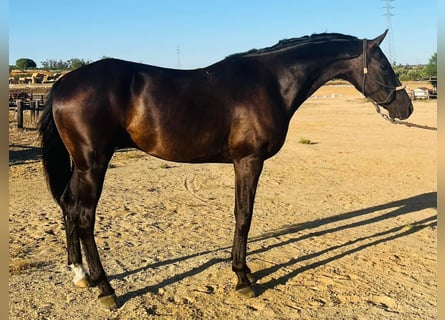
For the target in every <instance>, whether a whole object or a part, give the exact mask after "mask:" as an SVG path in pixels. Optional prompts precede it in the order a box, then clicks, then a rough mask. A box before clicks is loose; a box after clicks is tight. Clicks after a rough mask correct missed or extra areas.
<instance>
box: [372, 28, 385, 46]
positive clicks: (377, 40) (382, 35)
mask: <svg viewBox="0 0 445 320" xmlns="http://www.w3.org/2000/svg"><path fill="white" fill-rule="evenodd" d="M387 33H388V29H386V30H385V32H383V33H382V34H381V35H379V36H378V37H377V38H375V39H374V40H371V43H372V44H373V45H374V46H379V45H380V44H381V43H382V41H383V39H385V37H386V34H387Z"/></svg>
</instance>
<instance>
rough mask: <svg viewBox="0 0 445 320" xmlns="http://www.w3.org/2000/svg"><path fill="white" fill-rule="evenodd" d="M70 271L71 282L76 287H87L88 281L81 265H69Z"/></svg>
mask: <svg viewBox="0 0 445 320" xmlns="http://www.w3.org/2000/svg"><path fill="white" fill-rule="evenodd" d="M70 268H71V271H73V272H74V278H73V282H74V285H75V286H76V287H79V288H86V287H88V279H87V273H86V271H85V268H84V267H83V265H81V264H70Z"/></svg>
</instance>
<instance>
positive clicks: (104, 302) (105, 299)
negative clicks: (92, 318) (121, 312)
mask: <svg viewBox="0 0 445 320" xmlns="http://www.w3.org/2000/svg"><path fill="white" fill-rule="evenodd" d="M98 300H99V304H100V306H101V307H102V308H105V309H116V308H117V298H116V295H114V294H111V295H109V296H102V297H99V298H98Z"/></svg>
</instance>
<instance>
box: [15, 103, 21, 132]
mask: <svg viewBox="0 0 445 320" xmlns="http://www.w3.org/2000/svg"><path fill="white" fill-rule="evenodd" d="M15 103H16V105H17V128H19V129H23V103H22V100H16V101H15Z"/></svg>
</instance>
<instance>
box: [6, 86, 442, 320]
mask: <svg viewBox="0 0 445 320" xmlns="http://www.w3.org/2000/svg"><path fill="white" fill-rule="evenodd" d="M334 93H335V94H336V95H337V96H336V98H332V94H334ZM414 107H415V113H414V114H413V115H412V117H411V118H410V119H409V121H411V122H414V123H416V124H420V125H426V126H429V127H436V126H437V122H436V108H437V104H436V101H425V102H420V101H416V102H415V103H414ZM14 125H15V124H14V123H11V124H10V137H9V144H10V162H9V195H10V202H9V231H10V236H9V254H10V259H9V319H152V318H159V319H403V320H407V319H436V318H437V280H436V273H437V256H436V254H437V251H436V244H437V235H436V224H437V211H436V207H437V205H436V203H437V202H436V196H437V193H436V191H437V187H436V182H437V179H436V172H437V170H436V168H437V161H436V159H437V158H436V151H437V141H436V136H437V131H435V130H428V129H421V128H416V127H406V126H403V125H393V124H391V123H389V122H387V121H384V120H383V119H382V118H381V117H379V116H378V115H377V114H376V113H375V111H374V108H373V106H372V104H371V103H369V102H366V101H365V100H364V99H363V98H361V97H360V96H359V94H358V93H357V91H355V90H354V89H353V88H340V87H331V88H329V87H326V86H325V87H322V88H321V89H320V90H319V92H317V93H316V94H315V96H314V97H312V98H310V99H309V100H308V101H307V102H306V103H305V104H304V105H303V106H302V107H301V108H300V109H299V110H298V111H297V112H296V114H295V116H294V118H293V120H292V123H291V126H290V130H289V134H288V137H287V140H286V143H285V145H284V147H283V149H282V150H281V151H280V153H279V154H278V155H276V156H275V157H274V158H272V159H270V160H268V161H267V162H266V164H265V168H264V171H263V174H262V177H261V179H260V184H259V188H258V193H257V199H256V204H255V213H254V219H253V224H252V229H251V232H250V242H249V256H248V263H249V265H250V267H251V269H252V270H253V272H254V275H255V277H256V278H257V279H258V282H257V283H258V286H257V288H258V291H259V295H258V297H256V298H251V299H240V298H239V297H238V296H237V295H236V294H235V293H234V292H233V288H234V283H235V276H234V274H233V273H232V271H231V267H230V261H229V255H230V247H231V240H232V236H233V227H234V218H233V193H234V187H233V169H232V166H231V165H217V164H205V165H189V164H177V163H171V162H165V161H161V160H158V159H155V158H153V157H150V156H147V155H145V154H143V153H141V152H139V151H135V150H129V151H121V152H117V153H116V154H115V156H114V158H113V160H112V163H111V165H110V169H109V170H108V172H107V177H106V181H105V187H104V192H103V195H102V198H101V201H100V203H99V208H98V212H97V224H96V240H97V243H98V246H99V248H100V252H101V256H102V262H103V264H104V267H105V269H106V271H107V273H108V274H109V277H110V279H111V284H112V286H113V287H114V288H115V289H116V294H117V295H118V297H119V302H120V304H121V307H120V308H119V309H117V310H114V311H108V310H102V309H100V308H99V307H98V304H97V301H96V297H97V295H98V290H97V289H96V288H90V289H84V290H80V289H75V288H74V287H73V284H72V282H71V278H72V275H71V273H70V272H68V270H67V268H66V253H65V238H64V230H63V225H62V218H61V212H60V210H59V208H58V207H57V206H56V204H55V203H54V201H53V200H52V199H51V197H50V194H49V192H48V191H47V188H46V184H45V180H44V177H43V174H42V167H41V163H40V161H39V158H40V150H39V148H38V142H37V141H36V131H35V130H32V129H27V130H25V131H24V132H19V131H18V130H17V129H16V128H15V127H14ZM31 126H32V125H28V127H31ZM302 139H307V140H309V141H310V142H311V143H309V144H303V143H301V142H300V141H301V140H302Z"/></svg>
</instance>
